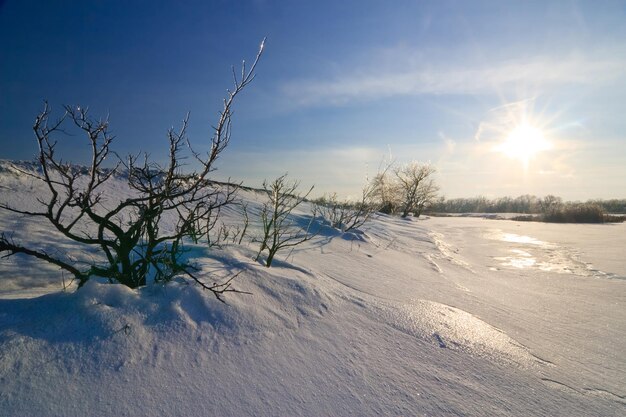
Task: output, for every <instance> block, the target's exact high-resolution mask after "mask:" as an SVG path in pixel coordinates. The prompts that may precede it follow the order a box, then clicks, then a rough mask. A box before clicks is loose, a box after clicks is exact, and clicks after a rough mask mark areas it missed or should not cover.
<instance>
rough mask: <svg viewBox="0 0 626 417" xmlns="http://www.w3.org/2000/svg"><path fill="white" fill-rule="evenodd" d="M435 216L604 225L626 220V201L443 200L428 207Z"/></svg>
mask: <svg viewBox="0 0 626 417" xmlns="http://www.w3.org/2000/svg"><path fill="white" fill-rule="evenodd" d="M428 211H429V212H431V213H520V214H523V215H524V216H518V217H516V218H515V220H541V221H546V222H553V223H603V222H607V221H624V220H626V216H624V214H626V199H621V200H620V199H611V200H588V201H585V202H580V201H573V202H572V201H563V199H562V198H561V197H557V196H554V195H547V196H545V197H543V198H540V197H537V196H534V195H528V194H525V195H521V196H519V197H516V198H512V197H501V198H496V199H487V198H486V197H483V196H479V197H473V198H454V199H449V200H446V199H445V198H443V197H441V198H439V199H438V200H436V201H435V202H434V203H433V204H432V205H430V206H429V207H428Z"/></svg>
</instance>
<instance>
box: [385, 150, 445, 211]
mask: <svg viewBox="0 0 626 417" xmlns="http://www.w3.org/2000/svg"><path fill="white" fill-rule="evenodd" d="M434 173H435V167H433V166H432V165H430V164H421V163H419V162H415V161H413V162H410V163H408V164H406V165H404V166H401V167H398V168H395V169H394V174H395V176H396V179H397V181H398V186H399V189H400V191H401V193H402V194H401V195H402V205H401V207H400V212H401V216H402V217H406V216H408V215H409V213H411V212H412V213H413V214H414V215H415V216H417V217H419V215H420V214H421V212H422V210H423V209H424V206H425V205H426V204H428V203H430V202H432V201H434V200H435V198H436V196H437V192H438V190H439V188H438V187H437V185H436V184H435V183H434V181H433V179H432V175H433V174H434Z"/></svg>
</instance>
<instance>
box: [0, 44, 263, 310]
mask: <svg viewBox="0 0 626 417" xmlns="http://www.w3.org/2000/svg"><path fill="white" fill-rule="evenodd" d="M263 46H264V43H261V46H260V49H259V51H258V53H257V55H256V58H255V60H254V61H253V63H252V65H251V66H250V68H249V69H247V68H246V65H245V62H244V63H243V65H242V68H241V75H240V76H237V74H236V73H235V71H234V69H233V81H234V86H233V89H232V90H228V94H227V96H226V98H225V99H224V101H223V108H222V110H221V111H220V113H219V119H218V122H217V125H216V126H214V127H213V135H212V138H211V146H210V150H209V151H208V152H207V153H206V154H204V155H201V154H200V153H198V152H196V151H194V150H193V148H192V147H191V143H190V142H189V140H188V138H187V134H186V133H187V126H188V119H189V117H188V115H187V117H185V119H184V120H183V122H182V126H181V128H180V129H179V130H178V131H175V130H174V129H170V130H169V132H168V141H169V158H168V162H167V165H165V166H161V165H159V164H157V163H154V162H150V161H149V160H148V156H147V155H144V156H143V157H141V158H139V157H138V156H131V157H129V158H128V159H127V160H125V161H124V160H120V162H119V163H118V164H117V166H116V167H115V168H113V169H105V168H104V167H103V163H104V161H105V160H106V159H107V157H109V156H110V155H111V154H112V152H111V150H110V146H111V143H112V142H113V139H114V137H113V135H111V133H110V132H109V122H108V120H107V119H104V120H102V119H100V120H94V119H92V118H90V117H89V115H88V110H87V109H86V108H81V107H71V106H65V114H64V115H63V116H62V117H61V118H60V119H58V120H56V121H52V120H51V110H50V107H49V106H48V104H47V103H46V104H45V106H44V109H43V111H42V113H41V114H39V115H38V116H37V118H36V119H35V124H34V126H33V130H34V132H35V136H36V138H37V143H38V145H39V153H38V162H39V164H40V166H41V173H40V174H35V173H32V172H27V171H24V173H26V174H28V175H31V176H33V177H34V178H36V179H37V180H39V181H42V182H43V183H45V185H46V188H47V189H48V191H49V196H48V197H46V198H44V197H43V196H42V197H41V198H40V200H39V201H40V203H41V204H42V207H41V209H40V210H33V211H31V210H24V209H19V208H15V207H11V206H9V205H7V204H4V203H3V204H0V208H1V209H4V210H8V211H12V212H15V213H19V214H23V215H27V216H33V217H41V218H44V219H46V220H47V221H48V222H49V223H50V224H51V225H52V226H53V227H54V228H55V229H56V230H58V231H59V232H61V233H62V234H63V235H64V236H66V237H67V238H69V239H71V240H73V241H76V242H79V243H82V244H85V245H91V246H96V247H98V248H99V249H100V250H101V253H102V254H103V257H104V259H105V261H103V262H101V263H97V264H93V265H90V266H89V267H88V268H86V269H80V268H79V267H77V266H75V265H73V264H72V263H70V262H68V261H64V260H63V259H60V258H57V257H53V256H52V255H50V254H48V253H46V252H44V251H43V250H40V249H32V248H27V247H24V246H22V245H21V244H19V243H17V242H15V241H14V239H13V238H12V237H11V236H10V235H8V234H7V233H6V232H3V233H2V234H1V235H0V253H5V254H6V255H5V256H11V255H14V254H19V253H21V254H26V255H30V256H34V257H36V258H39V259H42V260H44V261H47V262H50V263H53V264H55V265H57V266H59V267H60V268H61V269H63V270H65V271H68V272H69V273H71V274H72V275H73V276H74V277H75V278H76V279H77V280H78V284H79V286H81V285H83V284H84V283H85V282H87V280H89V278H91V277H93V276H101V277H105V278H108V279H109V280H110V281H112V282H119V283H121V284H124V285H127V286H129V287H131V288H135V287H138V286H142V285H145V284H146V282H147V280H148V279H153V280H154V281H157V282H166V281H169V280H170V279H171V278H173V277H174V276H176V275H183V276H187V277H189V278H191V279H193V280H194V281H196V282H197V283H199V284H200V285H201V286H202V287H204V288H205V289H208V290H210V291H212V292H213V294H215V296H216V297H217V298H218V299H221V298H220V296H221V295H222V294H223V293H224V292H227V291H234V289H232V288H231V280H230V279H229V280H227V281H226V282H222V283H213V284H210V285H209V284H205V283H204V281H203V280H202V279H200V277H198V276H197V275H196V270H195V268H194V266H193V265H191V264H190V263H189V262H187V261H185V260H184V259H183V257H182V255H183V245H184V240H185V239H186V238H193V237H194V236H199V235H206V234H208V232H209V229H210V228H211V227H213V226H214V225H215V222H214V221H215V215H216V213H218V210H219V208H220V207H223V206H224V205H227V204H230V203H231V202H232V200H233V196H234V193H235V191H236V189H235V188H233V187H231V186H228V185H225V186H224V185H218V184H216V183H212V182H211V181H210V180H209V174H210V173H211V172H212V171H214V170H215V161H216V160H217V159H218V157H219V155H220V154H221V153H222V152H223V151H224V149H225V148H226V147H227V146H228V144H229V142H230V138H231V117H232V106H233V103H234V101H235V98H236V97H237V96H238V95H239V93H240V92H241V91H242V90H243V89H244V88H245V87H246V86H247V85H249V84H250V83H251V82H252V80H253V79H254V78H255V68H256V66H257V63H258V61H259V59H260V57H261V55H262V53H263ZM68 122H69V123H70V125H74V126H75V127H76V128H78V130H79V131H81V132H83V133H84V134H85V135H86V137H87V139H88V141H89V143H90V146H91V162H90V165H89V166H88V168H87V170H86V171H85V172H83V171H81V170H80V169H77V168H76V167H75V166H72V165H71V164H69V163H65V162H62V160H61V158H60V157H59V156H57V154H56V144H57V142H56V140H55V139H54V136H56V134H57V133H59V132H61V130H62V128H63V126H65V125H66V124H67V123H68ZM185 149H188V151H189V153H190V156H191V157H192V158H193V159H194V160H195V161H196V162H197V163H198V166H199V169H198V170H196V171H194V172H190V173H185V172H183V165H182V160H183V159H184V158H185V157H184V156H183V155H184V152H183V151H184V150H185ZM122 168H124V173H123V175H127V180H128V186H129V187H130V189H131V190H132V191H134V195H135V197H131V198H128V199H125V200H123V201H113V199H112V198H111V196H107V195H105V194H104V192H103V190H104V185H105V184H106V183H107V181H109V180H110V179H111V177H112V176H113V175H118V174H120V175H122V172H121V170H122ZM85 174H86V175H85ZM164 217H168V218H170V219H173V221H174V223H175V227H174V228H173V229H168V230H163V229H162V228H161V226H162V220H163V218H164ZM231 279H232V278H231Z"/></svg>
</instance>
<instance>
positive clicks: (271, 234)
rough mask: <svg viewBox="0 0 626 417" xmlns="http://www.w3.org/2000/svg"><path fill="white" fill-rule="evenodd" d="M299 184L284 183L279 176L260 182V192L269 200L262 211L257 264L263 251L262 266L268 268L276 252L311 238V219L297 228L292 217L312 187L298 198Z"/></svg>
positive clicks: (285, 178) (284, 180)
mask: <svg viewBox="0 0 626 417" xmlns="http://www.w3.org/2000/svg"><path fill="white" fill-rule="evenodd" d="M299 185H300V183H299V182H297V181H293V182H289V181H287V174H285V175H281V176H280V177H278V178H276V179H275V180H273V181H272V182H271V183H268V182H267V181H263V190H264V191H265V193H266V194H267V198H268V201H267V202H266V203H264V204H263V208H262V209H261V223H262V227H263V237H262V238H261V246H260V248H259V253H258V254H257V256H256V260H257V261H258V260H259V259H260V257H261V255H262V254H263V252H265V251H267V257H266V258H265V266H267V267H268V268H269V267H270V266H271V265H272V261H273V260H274V256H275V255H276V253H277V252H278V251H279V250H281V249H284V248H289V247H294V246H297V245H300V244H301V243H304V242H306V241H307V240H310V239H312V238H313V234H312V233H310V230H309V229H310V226H311V224H312V221H313V217H311V220H310V221H309V222H308V223H307V224H306V225H305V227H302V226H303V225H302V224H300V225H299V224H298V223H297V221H296V219H295V218H294V216H293V215H292V211H293V210H294V209H295V208H296V207H298V206H299V205H300V204H301V203H302V202H303V201H304V200H306V198H307V197H308V195H309V194H310V193H311V191H313V187H311V188H310V189H309V190H308V191H307V192H306V193H305V194H304V195H301V194H299V193H298V187H299Z"/></svg>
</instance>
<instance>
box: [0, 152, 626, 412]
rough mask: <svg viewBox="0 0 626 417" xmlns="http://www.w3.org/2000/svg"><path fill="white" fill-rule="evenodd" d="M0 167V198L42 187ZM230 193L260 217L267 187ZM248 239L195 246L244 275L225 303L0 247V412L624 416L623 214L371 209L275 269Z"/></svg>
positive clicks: (52, 236) (9, 222)
mask: <svg viewBox="0 0 626 417" xmlns="http://www.w3.org/2000/svg"><path fill="white" fill-rule="evenodd" d="M22 166H23V167H24V166H25V165H22ZM0 168H1V169H0V171H1V172H0V202H8V203H10V204H13V205H18V206H20V207H32V206H33V205H34V204H36V197H37V196H41V195H43V194H44V193H45V191H44V189H43V188H42V186H41V185H40V184H37V183H36V182H34V181H33V180H32V179H30V178H28V177H26V176H24V175H23V174H20V173H19V172H17V171H15V170H13V169H12V168H11V164H10V163H9V162H6V161H4V162H1V163H0ZM124 190H125V185H124V183H123V182H122V181H118V180H116V181H114V182H113V183H111V184H110V188H109V189H108V191H107V195H109V197H114V196H123V195H124V193H125V191H124ZM241 196H242V198H244V199H246V200H249V202H250V203H249V204H250V207H251V212H252V213H254V212H255V208H256V209H257V210H258V203H259V201H261V200H262V195H261V194H259V193H255V192H252V191H246V192H242V193H241ZM310 213H311V210H310V207H308V206H306V205H305V206H304V207H302V209H301V210H300V211H299V212H298V213H297V214H298V215H300V216H310ZM225 216H226V217H225V218H226V219H227V220H228V221H232V222H236V221H238V220H237V217H236V216H235V214H234V212H229V211H226V212H225ZM0 224H1V230H2V231H5V232H13V237H14V239H15V240H18V241H21V242H28V244H29V245H32V246H33V247H36V248H40V249H43V250H46V251H47V252H48V253H54V254H57V255H59V256H69V257H72V258H73V259H75V261H76V262H79V261H89V260H92V259H97V253H96V252H94V251H93V250H91V249H85V248H84V247H81V246H80V245H78V244H75V243H73V242H68V241H67V240H66V239H64V238H63V237H62V236H60V235H59V233H57V232H55V231H52V230H51V229H50V228H49V227H48V226H47V225H46V224H45V223H42V222H40V221H37V222H34V221H33V219H30V218H23V217H20V216H16V215H14V214H10V213H8V212H6V211H0ZM257 232H258V231H255V229H254V228H253V229H252V230H251V233H252V235H251V236H250V237H249V238H247V239H245V240H244V244H242V245H226V246H224V247H223V248H222V249H214V248H213V249H210V250H209V249H207V248H206V247H205V246H202V245H189V246H188V248H189V250H190V251H189V255H188V256H190V257H192V258H195V259H196V262H197V263H198V265H199V266H200V267H202V273H203V274H204V275H205V276H207V280H208V281H210V282H212V281H211V279H212V278H211V277H212V276H215V275H216V274H217V275H221V276H226V275H228V274H232V273H235V272H236V271H239V270H242V271H243V272H242V273H241V274H240V275H239V276H238V277H237V279H236V282H235V287H236V288H237V289H239V290H242V291H248V292H251V293H252V294H251V295H246V294H232V293H230V294H226V301H227V303H226V304H223V303H221V302H219V301H217V300H216V299H215V297H214V296H213V295H212V294H211V293H209V292H207V291H202V289H201V288H200V287H198V286H197V285H192V284H186V283H184V282H174V283H171V284H169V285H167V286H159V285H151V286H147V287H145V288H141V289H139V290H131V289H128V288H126V287H123V286H121V285H112V284H107V283H103V282H100V281H98V280H96V279H93V280H91V281H90V282H89V283H88V284H86V285H85V286H84V287H83V288H81V289H80V290H78V291H75V290H66V291H63V282H64V278H65V282H66V283H67V281H68V280H69V277H67V276H65V277H63V276H62V274H61V273H60V272H59V271H58V269H57V268H55V267H52V266H50V265H46V264H42V263H41V262H40V261H37V260H33V259H29V258H26V257H18V256H14V257H10V258H7V259H2V260H1V262H0V415H1V416H57V415H58V416H61V415H63V416H127V415H128V416H156V415H158V416H209V415H211V416H213V415H214V416H245V415H255V416H371V415H427V416H624V415H626V261H625V260H624V259H625V256H624V255H625V254H626V225H624V224H606V225H557V224H542V223H527V222H525V223H521V222H513V221H507V220H484V219H480V218H462V217H461V218H459V217H455V218H424V219H420V220H416V219H411V220H402V219H399V218H396V217H390V216H383V215H377V216H375V217H374V218H373V219H372V221H371V222H370V223H368V224H367V225H366V226H364V227H363V228H362V231H361V232H360V233H347V234H341V233H339V232H335V231H331V230H329V229H322V230H321V231H320V234H319V235H318V236H317V237H316V238H315V239H313V240H312V241H309V242H307V244H305V245H303V246H299V247H297V248H296V249H295V250H294V251H293V252H285V253H280V252H279V254H278V258H277V260H276V261H275V265H274V266H272V268H269V269H268V268H265V267H264V266H262V265H261V264H260V263H258V262H255V261H253V257H254V255H255V251H256V250H257V245H258V244H257V243H254V242H251V241H250V240H251V238H252V237H253V235H254V234H255V233H257Z"/></svg>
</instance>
